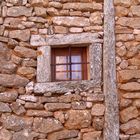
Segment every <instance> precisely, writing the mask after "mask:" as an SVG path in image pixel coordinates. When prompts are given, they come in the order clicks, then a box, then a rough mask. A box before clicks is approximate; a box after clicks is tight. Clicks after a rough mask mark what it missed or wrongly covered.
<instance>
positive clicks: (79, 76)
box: [72, 72, 82, 80]
mask: <svg viewBox="0 0 140 140" xmlns="http://www.w3.org/2000/svg"><path fill="white" fill-rule="evenodd" d="M81 79H82V73H81V72H72V80H81Z"/></svg>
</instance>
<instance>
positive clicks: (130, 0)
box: [114, 0, 134, 7]
mask: <svg viewBox="0 0 140 140" xmlns="http://www.w3.org/2000/svg"><path fill="white" fill-rule="evenodd" d="M133 2H134V1H133V0H125V1H124V0H115V1H114V4H115V5H120V6H124V7H130V6H131V4H133Z"/></svg>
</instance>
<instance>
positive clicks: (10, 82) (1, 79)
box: [0, 74, 29, 87]
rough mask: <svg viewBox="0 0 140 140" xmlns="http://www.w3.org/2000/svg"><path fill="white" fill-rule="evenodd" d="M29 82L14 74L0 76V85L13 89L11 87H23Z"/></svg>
mask: <svg viewBox="0 0 140 140" xmlns="http://www.w3.org/2000/svg"><path fill="white" fill-rule="evenodd" d="M28 82H29V80H28V79H27V78H24V77H21V76H19V75H15V74H11V75H9V74H0V85H2V86H7V87H13V86H25V85H27V83H28Z"/></svg>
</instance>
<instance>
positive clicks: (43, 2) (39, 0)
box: [30, 0, 48, 7]
mask: <svg viewBox="0 0 140 140" xmlns="http://www.w3.org/2000/svg"><path fill="white" fill-rule="evenodd" d="M30 3H31V5H32V6H44V7H47V6H48V0H31V1H30Z"/></svg>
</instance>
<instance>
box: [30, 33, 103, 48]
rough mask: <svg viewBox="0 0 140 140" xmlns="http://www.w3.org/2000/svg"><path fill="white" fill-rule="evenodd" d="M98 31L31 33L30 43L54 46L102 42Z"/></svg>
mask: <svg viewBox="0 0 140 140" xmlns="http://www.w3.org/2000/svg"><path fill="white" fill-rule="evenodd" d="M100 36H101V35H100V34H99V33H80V34H68V35H66V34H57V35H46V36H41V35H32V36H31V39H30V44H31V45H32V46H45V45H46V46H55V45H69V44H70V45H72V44H91V43H102V42H103V39H100Z"/></svg>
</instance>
